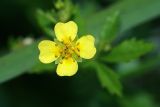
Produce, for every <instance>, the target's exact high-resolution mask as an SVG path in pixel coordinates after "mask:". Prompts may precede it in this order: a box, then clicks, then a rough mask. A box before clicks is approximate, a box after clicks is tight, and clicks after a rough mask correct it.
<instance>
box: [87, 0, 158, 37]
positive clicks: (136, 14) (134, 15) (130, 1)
mask: <svg viewBox="0 0 160 107" xmlns="http://www.w3.org/2000/svg"><path fill="white" fill-rule="evenodd" d="M159 7H160V0H154V1H153V0H124V1H120V2H116V3H115V4H113V5H112V6H110V8H106V9H104V10H103V11H101V12H99V13H98V14H95V15H93V16H91V17H92V18H89V20H87V23H88V32H92V34H93V35H95V36H96V37H97V38H98V37H99V35H100V34H101V30H102V29H103V26H102V25H103V23H104V22H105V18H104V17H106V16H108V15H109V14H111V13H113V12H114V11H115V10H119V11H120V12H121V14H120V15H121V18H120V22H121V28H120V33H123V32H125V31H126V30H129V29H131V28H133V27H135V26H137V25H139V24H142V23H144V22H146V21H149V20H151V19H154V18H156V17H158V16H159V15H160V11H159ZM135 8H136V9H135ZM146 11H147V12H146Z"/></svg>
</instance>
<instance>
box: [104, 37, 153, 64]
mask: <svg viewBox="0 0 160 107" xmlns="http://www.w3.org/2000/svg"><path fill="white" fill-rule="evenodd" d="M152 49H153V44H151V43H145V42H144V41H142V40H135V39H131V40H125V41H123V42H122V43H121V44H120V45H118V46H117V47H115V48H113V50H111V52H110V53H109V54H108V55H107V56H105V57H102V60H105V61H108V62H126V61H130V60H133V59H136V58H138V57H140V56H142V55H144V54H146V53H148V52H149V51H151V50H152Z"/></svg>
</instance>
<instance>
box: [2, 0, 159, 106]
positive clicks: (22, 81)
mask: <svg viewBox="0 0 160 107" xmlns="http://www.w3.org/2000/svg"><path fill="white" fill-rule="evenodd" d="M0 14H1V17H0V28H1V30H0V107H135V106H136V107H160V77H159V76H160V68H159V66H160V0H0ZM70 20H73V21H75V22H76V23H77V24H78V27H79V31H78V35H79V37H80V36H82V35H85V34H92V35H94V36H95V38H96V48H97V54H96V57H95V58H94V59H91V60H86V61H85V60H83V62H81V63H79V70H78V73H77V74H76V75H74V76H72V77H59V76H57V75H56V73H55V68H56V65H55V64H54V63H52V64H47V65H45V64H42V63H40V62H39V60H38V55H39V51H38V48H37V44H38V42H39V41H40V40H41V39H44V38H45V39H50V40H53V39H54V31H53V28H54V25H55V24H56V23H57V22H59V21H61V22H67V21H70Z"/></svg>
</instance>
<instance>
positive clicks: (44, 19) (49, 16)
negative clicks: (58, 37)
mask: <svg viewBox="0 0 160 107" xmlns="http://www.w3.org/2000/svg"><path fill="white" fill-rule="evenodd" d="M53 15H54V14H53V13H52V12H43V11H42V10H40V9H39V10H37V14H36V18H37V23H38V25H39V26H40V28H41V29H42V30H43V31H44V33H45V34H46V35H47V36H49V37H53V34H54V33H53V29H51V28H52V27H53V25H54V23H56V19H55V18H54V17H53Z"/></svg>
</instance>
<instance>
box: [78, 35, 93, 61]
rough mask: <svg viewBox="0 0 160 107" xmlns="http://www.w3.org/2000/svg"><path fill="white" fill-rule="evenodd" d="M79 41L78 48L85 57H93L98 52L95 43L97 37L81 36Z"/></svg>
mask: <svg viewBox="0 0 160 107" xmlns="http://www.w3.org/2000/svg"><path fill="white" fill-rule="evenodd" d="M77 43H78V44H79V45H78V46H77V48H78V49H79V50H80V51H79V55H80V56H81V57H82V58H84V59H91V58H93V57H94V56H95V54H96V47H95V45H94V43H95V38H94V37H93V36H92V35H86V36H83V37H81V38H80V39H79V40H78V41H77Z"/></svg>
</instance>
